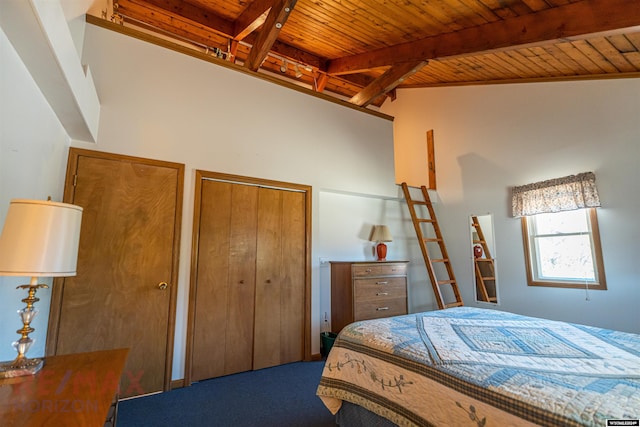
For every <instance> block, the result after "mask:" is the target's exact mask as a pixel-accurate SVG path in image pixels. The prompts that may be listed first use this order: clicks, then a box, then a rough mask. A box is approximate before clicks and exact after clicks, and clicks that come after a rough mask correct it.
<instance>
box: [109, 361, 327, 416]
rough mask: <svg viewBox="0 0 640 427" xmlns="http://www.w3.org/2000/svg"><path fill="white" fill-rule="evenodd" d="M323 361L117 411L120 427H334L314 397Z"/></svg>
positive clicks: (134, 402) (198, 386)
mask: <svg viewBox="0 0 640 427" xmlns="http://www.w3.org/2000/svg"><path fill="white" fill-rule="evenodd" d="M323 366H324V361H319V362H298V363H290V364H287V365H282V366H276V367H273V368H266V369H261V370H258V371H252V372H243V373H240V374H234V375H229V376H226V377H220V378H214V379H211V380H206V381H201V382H199V383H195V384H193V385H192V386H190V387H184V388H179V389H176V390H172V391H169V392H166V393H159V394H154V395H150V396H144V397H139V398H135V399H129V400H123V401H121V402H120V403H119V406H118V420H117V426H118V427H143V426H153V427H162V426H185V425H188V426H192V427H197V426H220V427H225V426H233V427H254V426H262V427H271V426H273V427H276V426H277V427H335V419H334V417H333V415H331V413H330V412H329V410H328V409H327V408H326V407H325V406H324V405H323V404H322V402H321V401H320V399H319V398H318V397H317V396H316V388H317V387H318V383H319V381H320V375H321V373H322V368H323Z"/></svg>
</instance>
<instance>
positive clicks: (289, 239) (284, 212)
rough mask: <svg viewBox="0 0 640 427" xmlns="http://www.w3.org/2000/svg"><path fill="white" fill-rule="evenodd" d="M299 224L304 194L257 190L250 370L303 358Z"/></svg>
mask: <svg viewBox="0 0 640 427" xmlns="http://www.w3.org/2000/svg"><path fill="white" fill-rule="evenodd" d="M304 221H305V203H304V193H301V192H296V191H286V190H278V189H271V188H261V189H260V191H259V197H258V234H257V242H258V247H257V260H256V304H255V319H256V321H255V337H254V347H253V369H261V368H266V367H269V366H275V365H281V364H284V363H290V362H296V361H299V360H302V359H303V358H304V345H303V341H304V279H305V262H304V258H303V254H304V253H305V223H304Z"/></svg>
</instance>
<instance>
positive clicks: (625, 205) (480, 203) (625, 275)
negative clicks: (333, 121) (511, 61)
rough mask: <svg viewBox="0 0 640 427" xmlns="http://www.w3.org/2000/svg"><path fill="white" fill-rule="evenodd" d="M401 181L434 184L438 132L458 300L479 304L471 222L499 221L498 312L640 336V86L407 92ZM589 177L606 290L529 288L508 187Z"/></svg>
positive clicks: (442, 218)
mask: <svg viewBox="0 0 640 427" xmlns="http://www.w3.org/2000/svg"><path fill="white" fill-rule="evenodd" d="M382 111H383V112H386V113H388V114H391V115H393V116H395V117H396V119H395V122H394V138H395V146H396V148H395V150H396V154H398V153H402V155H401V156H398V155H397V156H396V162H397V164H396V167H397V168H398V170H399V177H398V180H399V181H400V180H403V179H406V180H408V181H409V182H414V183H416V184H419V183H421V182H422V183H426V180H427V176H426V169H424V168H423V166H422V165H423V163H422V161H423V159H424V158H425V155H426V154H425V153H426V142H425V141H426V139H425V133H426V131H427V130H429V129H433V130H434V136H435V157H436V171H437V186H438V189H437V190H438V196H439V197H440V201H441V203H439V204H438V205H437V207H436V210H437V212H438V219H439V222H440V225H441V227H442V231H443V234H444V237H445V240H446V242H447V248H448V251H449V255H450V257H451V258H452V259H453V262H454V264H453V267H454V270H455V273H456V277H457V279H458V281H459V282H460V286H461V288H462V289H461V290H462V296H463V299H464V301H465V303H466V304H467V305H474V303H473V286H472V283H473V282H472V276H471V271H472V270H471V255H470V254H471V245H470V243H469V235H468V225H467V224H468V222H467V221H468V217H469V215H470V214H478V213H485V212H491V213H493V214H494V225H495V238H496V242H495V244H496V253H497V260H498V261H497V262H498V279H499V289H500V300H501V304H500V306H499V307H498V308H499V309H502V310H508V311H513V312H517V313H522V314H527V315H534V316H540V317H546V318H551V319H558V320H565V321H572V322H578V323H584V324H590V325H596V326H600V327H605V328H612V329H619V330H623V331H631V332H636V333H637V332H640V310H638V306H639V305H640V268H639V267H638V266H639V265H640V263H639V262H638V260H637V254H638V253H640V221H638V213H639V212H640V168H639V163H638V162H639V159H640V79H624V80H606V81H582V82H556V83H537V84H512V85H495V86H470V87H455V88H432V89H407V90H399V91H398V98H397V100H396V101H395V102H393V103H386V104H385V105H384V106H383V109H382ZM586 171H593V172H595V174H596V182H597V186H598V190H599V193H600V198H601V202H602V207H601V208H599V209H598V222H599V225H600V234H601V238H602V251H603V257H604V265H605V273H606V278H607V286H608V290H606V291H590V292H589V293H588V299H587V292H586V291H585V290H581V289H555V288H542V287H528V286H527V284H526V276H525V266H524V254H523V246H522V235H521V229H520V220H518V219H514V218H511V217H510V206H511V201H510V187H512V186H515V185H523V184H527V183H531V182H535V181H541V180H545V179H549V178H556V177H562V176H566V175H570V174H574V173H579V172H586Z"/></svg>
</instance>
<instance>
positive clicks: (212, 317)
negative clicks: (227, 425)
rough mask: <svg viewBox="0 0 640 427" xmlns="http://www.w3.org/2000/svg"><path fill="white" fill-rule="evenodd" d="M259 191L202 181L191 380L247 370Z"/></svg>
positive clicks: (250, 359)
mask: <svg viewBox="0 0 640 427" xmlns="http://www.w3.org/2000/svg"><path fill="white" fill-rule="evenodd" d="M257 201H258V187H255V186H249V185H238V184H231V183H228V182H221V181H211V180H204V181H202V186H201V191H200V203H199V207H200V209H199V211H200V218H199V222H198V224H197V226H198V228H199V235H198V236H199V237H198V239H197V241H198V244H197V265H196V271H197V273H196V274H197V285H196V286H195V289H194V292H195V295H194V297H195V301H194V302H195V304H194V306H193V313H192V315H193V323H194V328H193V355H194V357H193V364H192V367H191V380H192V381H199V380H202V379H206V378H214V377H219V376H222V375H229V374H233V373H236V372H243V371H249V370H251V367H252V357H251V355H252V353H253V301H254V294H255V292H254V291H255V286H254V283H255V261H256V237H255V236H256V225H257V220H256V218H257V212H258V211H257Z"/></svg>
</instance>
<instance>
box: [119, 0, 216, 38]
mask: <svg viewBox="0 0 640 427" xmlns="http://www.w3.org/2000/svg"><path fill="white" fill-rule="evenodd" d="M116 4H118V10H117V12H118V14H120V15H122V17H123V20H124V21H125V22H128V23H130V24H133V25H136V26H138V27H141V28H146V29H147V30H151V31H155V32H159V33H160V34H164V35H166V36H170V37H173V38H177V39H183V40H188V41H190V42H192V43H196V44H199V45H202V46H207V47H218V48H221V49H226V44H227V41H228V36H225V35H224V34H222V33H221V32H219V31H213V30H212V29H211V28H209V27H206V26H204V25H202V24H198V23H196V22H192V21H190V20H187V19H184V18H182V19H180V18H176V17H175V16H173V14H172V13H170V12H168V11H166V10H164V9H159V8H153V7H149V5H148V4H146V2H138V1H137V0H119V2H118V3H116Z"/></svg>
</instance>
